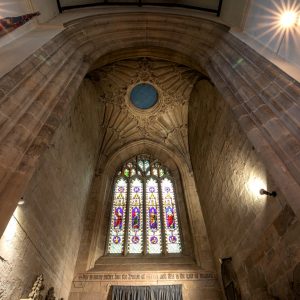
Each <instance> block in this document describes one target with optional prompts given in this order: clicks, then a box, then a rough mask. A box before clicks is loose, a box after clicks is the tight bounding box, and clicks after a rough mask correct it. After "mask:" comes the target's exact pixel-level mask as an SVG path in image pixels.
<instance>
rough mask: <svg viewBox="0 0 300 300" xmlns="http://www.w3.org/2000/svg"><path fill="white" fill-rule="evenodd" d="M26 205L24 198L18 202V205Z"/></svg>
mask: <svg viewBox="0 0 300 300" xmlns="http://www.w3.org/2000/svg"><path fill="white" fill-rule="evenodd" d="M24 203H25V201H24V198H23V197H21V199H20V200H19V202H18V205H20V206H21V205H23V204H24Z"/></svg>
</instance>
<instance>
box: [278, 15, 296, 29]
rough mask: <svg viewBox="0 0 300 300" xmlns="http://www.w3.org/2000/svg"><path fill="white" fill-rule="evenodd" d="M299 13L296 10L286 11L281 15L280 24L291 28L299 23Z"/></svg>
mask: <svg viewBox="0 0 300 300" xmlns="http://www.w3.org/2000/svg"><path fill="white" fill-rule="evenodd" d="M297 19H298V16H297V13H296V12H295V11H285V12H283V13H282V15H281V17H280V26H281V27H282V28H291V27H293V26H294V25H296V24H297Z"/></svg>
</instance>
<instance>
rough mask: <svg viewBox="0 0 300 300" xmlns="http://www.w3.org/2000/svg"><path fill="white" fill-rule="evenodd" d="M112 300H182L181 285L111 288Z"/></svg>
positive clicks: (114, 286) (115, 286)
mask: <svg viewBox="0 0 300 300" xmlns="http://www.w3.org/2000/svg"><path fill="white" fill-rule="evenodd" d="M112 300H182V286H181V285H179V284H178V285H153V286H118V285H113V286H112Z"/></svg>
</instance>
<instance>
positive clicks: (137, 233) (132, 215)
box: [128, 178, 143, 253]
mask: <svg viewBox="0 0 300 300" xmlns="http://www.w3.org/2000/svg"><path fill="white" fill-rule="evenodd" d="M142 252H143V184H142V181H141V179H139V178H135V179H133V180H132V181H131V182H130V202H129V228H128V253H142Z"/></svg>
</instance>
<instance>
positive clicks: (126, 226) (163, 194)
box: [108, 154, 182, 255]
mask: <svg viewBox="0 0 300 300" xmlns="http://www.w3.org/2000/svg"><path fill="white" fill-rule="evenodd" d="M116 174H117V178H116V181H115V184H114V193H113V203H112V206H113V207H112V212H111V220H110V231H109V241H108V253H110V254H124V255H127V254H139V255H140V254H168V253H170V254H172V253H181V251H182V246H181V236H180V224H179V220H178V216H177V207H176V195H175V191H174V184H173V179H172V177H171V175H170V172H169V170H168V169H167V168H166V167H165V166H162V165H161V164H160V163H159V162H158V160H154V159H152V158H151V157H150V156H149V155H144V154H143V155H138V156H137V157H134V158H132V159H131V160H129V161H127V162H126V163H125V164H124V165H123V166H122V167H121V168H120V169H119V170H118V171H117V173H116Z"/></svg>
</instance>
